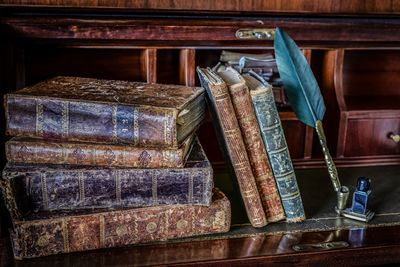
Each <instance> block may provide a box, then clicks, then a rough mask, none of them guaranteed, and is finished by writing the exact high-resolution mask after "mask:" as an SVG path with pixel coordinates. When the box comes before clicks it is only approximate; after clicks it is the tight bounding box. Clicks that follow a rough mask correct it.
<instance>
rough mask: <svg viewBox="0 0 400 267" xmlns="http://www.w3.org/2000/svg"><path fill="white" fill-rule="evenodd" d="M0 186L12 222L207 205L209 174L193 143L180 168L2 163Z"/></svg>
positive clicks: (210, 175) (197, 146)
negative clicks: (65, 213)
mask: <svg viewBox="0 0 400 267" xmlns="http://www.w3.org/2000/svg"><path fill="white" fill-rule="evenodd" d="M1 186H2V189H3V191H4V195H5V196H6V199H7V207H8V209H9V211H10V214H11V216H12V217H13V218H15V219H19V218H22V217H23V216H25V215H26V214H27V213H30V212H37V211H40V210H69V209H85V208H96V209H99V208H116V207H141V206H154V205H172V204H194V205H210V203H211V192H212V188H213V186H214V182H213V171H212V167H211V164H210V162H209V161H208V159H207V157H206V155H205V154H204V151H203V149H202V148H201V146H200V144H199V143H198V141H197V140H196V141H195V143H194V144H193V149H192V151H191V153H190V155H189V158H188V160H187V162H186V165H185V167H184V168H168V169H165V168H156V169H149V168H124V167H91V166H80V165H78V166H74V165H54V164H21V163H7V165H6V167H5V169H4V170H3V176H2V179H1Z"/></svg>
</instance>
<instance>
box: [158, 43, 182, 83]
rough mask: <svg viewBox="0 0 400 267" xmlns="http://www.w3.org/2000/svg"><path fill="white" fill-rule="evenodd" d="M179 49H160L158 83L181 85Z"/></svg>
mask: <svg viewBox="0 0 400 267" xmlns="http://www.w3.org/2000/svg"><path fill="white" fill-rule="evenodd" d="M179 56H180V54H179V50H178V49H159V50H158V51H157V82H158V83H167V84H179V71H180V69H179V66H180V65H179V63H180V62H179V59H180V57H179Z"/></svg>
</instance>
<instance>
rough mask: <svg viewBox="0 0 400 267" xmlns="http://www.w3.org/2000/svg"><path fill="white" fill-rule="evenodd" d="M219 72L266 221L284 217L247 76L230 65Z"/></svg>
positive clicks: (274, 220)
mask: <svg viewBox="0 0 400 267" xmlns="http://www.w3.org/2000/svg"><path fill="white" fill-rule="evenodd" d="M218 74H219V75H220V76H221V77H222V78H223V79H224V80H225V82H226V83H227V85H228V89H229V93H230V96H231V99H232V104H233V107H234V109H235V113H236V117H237V119H238V123H239V126H240V130H241V133H242V136H243V141H244V144H245V147H246V151H247V154H248V156H249V160H250V164H251V167H252V170H253V175H254V178H255V180H256V183H257V188H258V192H259V193H260V197H261V201H262V203H263V206H264V211H265V214H266V216H267V220H268V222H276V221H279V220H282V219H284V218H285V212H284V210H283V207H282V204H281V200H280V197H279V193H278V189H277V187H276V184H275V179H274V176H273V173H272V169H271V166H270V164H269V160H268V156H267V151H266V150H265V147H264V142H263V140H262V138H261V133H260V128H259V127H258V122H257V119H256V116H255V114H254V108H253V103H252V101H251V97H250V93H249V89H248V87H247V85H246V81H245V80H244V78H246V76H244V77H242V76H241V75H240V74H239V73H238V72H237V71H235V70H234V69H232V68H227V69H226V70H225V71H221V72H218Z"/></svg>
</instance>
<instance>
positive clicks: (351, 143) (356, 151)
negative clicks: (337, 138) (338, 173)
mask: <svg viewBox="0 0 400 267" xmlns="http://www.w3.org/2000/svg"><path fill="white" fill-rule="evenodd" d="M391 134H394V135H399V134H400V118H385V119H350V120H349V121H348V125H347V130H346V139H345V140H346V141H345V149H344V156H345V157H354V156H376V155H394V154H400V142H398V143H396V142H395V141H394V140H393V139H391V138H390V135H391Z"/></svg>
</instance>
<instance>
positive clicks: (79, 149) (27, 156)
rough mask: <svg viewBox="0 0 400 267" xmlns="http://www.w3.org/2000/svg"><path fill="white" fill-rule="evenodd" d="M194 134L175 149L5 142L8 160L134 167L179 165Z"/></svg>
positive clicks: (47, 141) (22, 140) (45, 141)
mask: <svg viewBox="0 0 400 267" xmlns="http://www.w3.org/2000/svg"><path fill="white" fill-rule="evenodd" d="M193 138H194V134H192V135H189V136H188V137H187V138H186V140H185V141H184V142H183V143H182V145H181V146H180V147H179V148H177V149H169V148H157V147H154V148H152V147H135V146H127V145H119V144H115V145H114V144H98V143H88V142H76V141H75V142H74V141H69V142H68V141H59V140H52V139H39V138H31V137H13V138H11V140H9V141H8V142H6V156H7V160H8V161H9V162H22V163H51V164H69V165H89V166H121V167H138V168H182V167H183V166H184V164H185V162H186V159H187V156H188V155H189V152H190V150H191V148H192V143H193Z"/></svg>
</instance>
